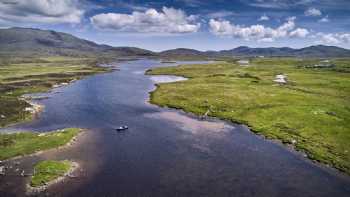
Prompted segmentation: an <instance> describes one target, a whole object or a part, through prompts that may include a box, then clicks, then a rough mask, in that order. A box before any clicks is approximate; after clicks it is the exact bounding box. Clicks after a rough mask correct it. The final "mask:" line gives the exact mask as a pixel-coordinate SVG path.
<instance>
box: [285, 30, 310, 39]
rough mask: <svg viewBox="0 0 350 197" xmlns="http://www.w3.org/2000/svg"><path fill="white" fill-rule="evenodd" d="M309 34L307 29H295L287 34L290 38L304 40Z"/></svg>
mask: <svg viewBox="0 0 350 197" xmlns="http://www.w3.org/2000/svg"><path fill="white" fill-rule="evenodd" d="M309 33H310V32H309V31H308V30H307V29H303V28H297V29H295V30H293V31H291V32H290V33H289V36H291V37H297V38H305V37H306V36H307V35H308V34H309Z"/></svg>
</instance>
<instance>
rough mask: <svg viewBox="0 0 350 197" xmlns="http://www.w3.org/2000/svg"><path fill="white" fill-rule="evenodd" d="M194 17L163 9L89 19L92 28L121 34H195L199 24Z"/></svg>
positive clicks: (175, 10)
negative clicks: (120, 32) (121, 32)
mask: <svg viewBox="0 0 350 197" xmlns="http://www.w3.org/2000/svg"><path fill="white" fill-rule="evenodd" d="M195 19H196V17H195V16H193V15H190V16H187V15H186V13H185V12H184V11H182V10H178V9H174V8H167V7H163V9H162V11H157V10H155V9H148V10H146V11H144V12H138V11H134V12H132V13H131V14H120V13H106V14H97V15H95V16H93V17H91V18H90V20H91V23H92V24H93V26H94V27H96V28H99V29H108V30H115V31H123V32H143V33H148V32H150V33H191V32H197V31H198V29H199V28H200V23H196V22H195Z"/></svg>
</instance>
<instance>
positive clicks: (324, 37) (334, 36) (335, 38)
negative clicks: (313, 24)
mask: <svg viewBox="0 0 350 197" xmlns="http://www.w3.org/2000/svg"><path fill="white" fill-rule="evenodd" d="M316 38H319V41H320V42H321V43H325V44H339V43H350V33H317V34H316Z"/></svg>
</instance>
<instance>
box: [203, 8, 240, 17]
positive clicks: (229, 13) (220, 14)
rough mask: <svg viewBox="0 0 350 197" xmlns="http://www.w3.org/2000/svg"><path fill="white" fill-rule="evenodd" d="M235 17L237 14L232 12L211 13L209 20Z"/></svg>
mask: <svg viewBox="0 0 350 197" xmlns="http://www.w3.org/2000/svg"><path fill="white" fill-rule="evenodd" d="M233 15H235V13H234V12H232V11H226V10H222V11H218V12H213V13H210V14H208V17H209V18H225V17H228V16H233Z"/></svg>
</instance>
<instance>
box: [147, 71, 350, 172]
mask: <svg viewBox="0 0 350 197" xmlns="http://www.w3.org/2000/svg"><path fill="white" fill-rule="evenodd" d="M145 75H149V76H152V75H153V76H164V74H150V73H147V71H146V72H145ZM167 76H178V77H183V78H186V79H187V80H188V79H190V78H189V77H185V76H182V75H167ZM175 82H176V81H175ZM179 82H181V81H179ZM168 83H169V82H168ZM159 84H161V83H156V82H154V86H155V87H154V88H153V89H152V90H150V91H149V92H148V95H149V97H148V100H146V102H147V103H149V104H151V105H154V106H156V107H159V108H165V109H171V110H175V111H178V112H182V113H184V114H185V115H188V116H189V117H192V118H195V119H197V120H211V121H224V122H226V123H228V124H237V125H243V126H245V127H247V128H248V130H249V132H250V133H252V134H254V135H255V136H257V137H259V138H261V139H263V140H266V141H269V142H272V143H274V144H276V145H278V146H280V147H282V148H284V149H286V150H288V151H289V152H291V153H293V154H295V155H297V156H298V157H300V158H301V159H303V160H304V161H307V162H309V163H311V164H313V165H316V166H317V167H320V168H322V169H324V170H326V171H327V172H333V173H336V174H337V175H340V176H344V177H345V178H350V174H348V173H347V172H346V171H345V170H342V169H340V168H336V167H335V166H334V165H332V164H328V163H324V162H321V161H318V160H317V159H313V158H312V154H310V153H308V152H307V151H305V150H303V149H300V150H298V148H297V147H296V145H295V144H294V143H284V142H283V139H281V138H269V137H268V136H265V135H264V134H262V133H259V132H257V131H255V130H254V129H253V128H252V127H251V126H250V125H249V124H248V123H247V122H240V121H239V120H229V119H222V118H219V117H216V116H212V115H210V114H209V115H207V116H201V115H199V114H195V113H192V112H190V111H186V110H185V109H184V108H177V107H170V106H167V105H165V106H162V105H159V104H157V103H156V102H154V98H153V97H154V93H155V92H156V91H157V90H158V88H159Z"/></svg>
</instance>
